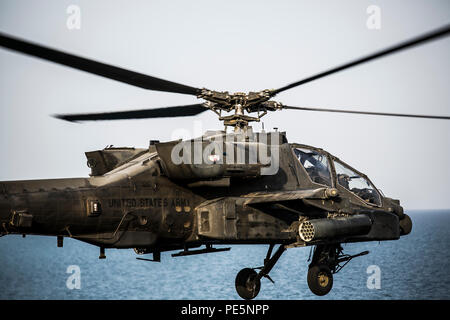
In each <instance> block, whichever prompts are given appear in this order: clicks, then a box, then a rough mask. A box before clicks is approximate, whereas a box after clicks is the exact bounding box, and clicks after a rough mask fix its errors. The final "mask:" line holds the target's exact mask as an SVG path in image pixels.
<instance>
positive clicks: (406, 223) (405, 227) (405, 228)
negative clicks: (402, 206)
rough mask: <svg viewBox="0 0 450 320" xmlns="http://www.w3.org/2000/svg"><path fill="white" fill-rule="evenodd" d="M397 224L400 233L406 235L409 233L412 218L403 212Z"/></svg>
mask: <svg viewBox="0 0 450 320" xmlns="http://www.w3.org/2000/svg"><path fill="white" fill-rule="evenodd" d="M399 225H400V235H401V236H406V235H407V234H410V233H411V230H412V220H411V218H410V217H409V216H408V215H407V214H405V215H404V217H403V219H401V220H400V221H399Z"/></svg>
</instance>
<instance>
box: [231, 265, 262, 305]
mask: <svg viewBox="0 0 450 320" xmlns="http://www.w3.org/2000/svg"><path fill="white" fill-rule="evenodd" d="M235 286H236V291H237V293H238V295H239V296H240V297H241V298H243V299H245V300H251V299H253V298H254V297H256V296H257V295H258V293H259V289H261V279H260V278H258V273H257V272H256V271H255V270H254V269H250V268H245V269H242V270H241V271H239V273H238V274H237V276H236V281H235Z"/></svg>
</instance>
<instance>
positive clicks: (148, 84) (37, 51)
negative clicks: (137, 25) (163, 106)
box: [0, 33, 201, 95]
mask: <svg viewBox="0 0 450 320" xmlns="http://www.w3.org/2000/svg"><path fill="white" fill-rule="evenodd" d="M0 46H1V47H4V48H7V49H10V50H14V51H17V52H20V53H24V54H27V55H30V56H33V57H37V58H41V59H44V60H48V61H51V62H55V63H59V64H62V65H64V66H68V67H72V68H75V69H78V70H82V71H86V72H89V73H93V74H96V75H99V76H102V77H105V78H108V79H112V80H116V81H120V82H124V83H127V84H130V85H132V86H136V87H140V88H144V89H148V90H155V91H165V92H173V93H182V94H191V95H197V94H199V93H200V92H201V89H198V88H194V87H190V86H186V85H183V84H179V83H175V82H171V81H167V80H163V79H159V78H156V77H152V76H148V75H145V74H142V73H138V72H134V71H130V70H126V69H122V68H119V67H115V66H112V65H108V64H105V63H102V62H97V61H94V60H90V59H86V58H82V57H79V56H75V55H72V54H69V53H65V52H62V51H58V50H55V49H51V48H48V47H44V46H41V45H39V44H35V43H31V42H28V41H25V40H21V39H18V38H14V37H11V36H9V35H6V34H3V33H0Z"/></svg>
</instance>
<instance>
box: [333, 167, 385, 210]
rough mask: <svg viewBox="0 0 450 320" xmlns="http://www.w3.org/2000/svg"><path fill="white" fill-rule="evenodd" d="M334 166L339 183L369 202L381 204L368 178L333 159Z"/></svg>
mask: <svg viewBox="0 0 450 320" xmlns="http://www.w3.org/2000/svg"><path fill="white" fill-rule="evenodd" d="M334 168H335V169H336V179H337V182H338V184H339V185H341V186H342V187H344V188H346V189H347V190H349V191H351V192H353V193H354V194H356V195H357V196H358V197H360V198H362V199H363V200H365V201H367V202H369V203H372V204H375V205H381V198H380V194H379V193H378V191H377V190H376V188H375V187H374V185H373V184H371V183H370V181H369V180H367V179H365V178H364V177H361V176H360V175H359V174H358V173H357V172H355V171H354V170H352V169H350V168H349V167H348V166H346V165H345V164H343V163H341V162H339V161H334Z"/></svg>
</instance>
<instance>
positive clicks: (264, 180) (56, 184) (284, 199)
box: [0, 25, 450, 299]
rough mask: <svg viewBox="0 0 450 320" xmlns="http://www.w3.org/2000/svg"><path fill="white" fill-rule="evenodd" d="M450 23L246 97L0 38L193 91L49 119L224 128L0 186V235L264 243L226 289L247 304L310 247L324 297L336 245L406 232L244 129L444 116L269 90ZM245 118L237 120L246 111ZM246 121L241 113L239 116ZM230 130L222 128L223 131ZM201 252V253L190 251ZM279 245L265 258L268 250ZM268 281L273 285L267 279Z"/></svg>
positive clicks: (364, 187) (329, 172)
mask: <svg viewBox="0 0 450 320" xmlns="http://www.w3.org/2000/svg"><path fill="white" fill-rule="evenodd" d="M449 32H450V26H449V25H447V26H445V27H443V28H441V29H438V30H435V31H433V32H430V33H427V34H425V35H422V36H419V37H416V38H414V39H412V40H408V41H405V42H403V43H401V44H398V45H395V46H392V47H390V48H387V49H385V50H382V51H378V52H376V53H374V54H372V55H368V56H365V57H363V58H360V59H357V60H354V61H352V62H349V63H346V64H343V65H341V66H338V67H336V68H333V69H330V70H328V71H325V72H322V73H319V74H316V75H314V76H311V77H308V78H306V79H303V80H301V81H297V82H294V83H292V84H289V85H287V86H285V87H282V88H279V89H276V90H263V91H260V92H249V93H247V94H246V93H234V94H231V93H228V92H217V91H212V90H208V89H198V88H194V87H190V86H186V85H183V84H178V83H174V82H170V81H166V80H162V79H159V78H155V77H152V76H148V75H144V74H140V73H136V72H133V71H129V70H125V69H122V68H118V67H114V66H111V65H107V64H104V63H100V62H96V61H93V60H89V59H85V58H81V57H78V56H74V55H71V54H68V53H64V52H61V51H57V50H54V49H50V48H47V47H44V46H41V45H38V44H34V43H30V42H28V41H24V40H20V39H17V38H14V37H11V36H8V35H5V34H0V46H2V47H4V48H6V49H10V50H14V51H18V52H20V53H24V54H27V55H31V56H34V57H38V58H42V59H45V60H48V61H51V62H55V63H59V64H62V65H65V66H69V67H72V68H75V69H79V70H83V71H86V72H89V73H93V74H96V75H100V76H103V77H106V78H109V79H113V80H117V81H120V82H124V83H127V84H130V85H133V86H137V87H141V88H144V89H148V90H157V91H165V92H173V93H181V94H188V95H195V96H197V97H198V98H201V99H204V100H205V102H204V103H200V104H193V105H185V106H176V107H166V108H159V109H147V110H135V111H123V112H110V113H92V114H71V115H58V116H57V117H58V118H60V119H63V120H68V121H89V120H115V119H136V118H162V117H182V116H192V115H197V114H199V113H201V112H204V111H206V110H212V111H213V112H215V113H216V114H217V115H218V116H219V119H220V120H222V121H223V122H224V124H225V130H224V131H211V132H207V133H206V134H205V135H203V136H202V137H200V138H197V139H192V140H188V141H170V142H165V143H160V142H159V141H157V140H152V141H150V146H149V147H148V148H142V149H135V148H112V147H108V148H105V149H103V150H98V151H92V152H86V157H87V164H88V166H89V167H90V169H91V173H90V177H89V178H71V179H52V180H28V181H3V182H0V233H1V235H7V234H24V235H25V234H34V235H47V236H55V237H56V238H57V245H58V246H59V247H62V246H63V239H64V237H71V238H74V239H77V240H80V241H84V242H87V243H90V244H93V245H96V246H98V247H100V256H99V257H100V258H105V257H106V256H105V248H120V249H125V248H134V250H135V251H136V253H137V254H150V253H151V254H152V255H153V256H152V258H153V259H145V258H138V259H141V260H148V261H160V257H161V252H163V251H172V250H181V251H179V252H178V253H175V254H173V255H172V256H187V255H193V254H202V253H212V252H218V251H226V250H229V249H230V248H214V247H213V245H216V244H220V245H223V244H225V245H227V244H229V245H232V244H267V245H269V248H268V252H267V256H266V258H265V259H264V262H263V266H262V267H260V268H245V269H243V270H241V271H240V272H239V273H238V274H237V276H236V280H235V285H236V290H237V293H238V294H239V295H240V296H241V297H242V298H244V299H253V298H255V297H256V296H257V295H258V292H259V290H260V281H261V278H262V277H265V278H267V279H269V280H270V281H272V279H271V278H270V276H269V272H270V271H271V269H272V268H273V266H274V265H275V263H276V262H277V261H278V259H279V258H280V256H281V255H282V253H283V252H284V251H285V250H286V249H288V248H293V247H305V246H314V253H313V257H312V260H311V263H310V264H309V268H308V276H307V282H308V285H309V288H310V289H311V291H312V292H313V293H315V294H317V295H325V294H327V293H328V292H329V291H330V290H331V288H332V285H333V274H334V273H337V272H338V271H340V270H341V269H342V267H344V265H346V264H347V263H348V262H349V261H350V260H351V259H353V258H355V257H357V256H361V255H364V254H367V253H368V252H367V251H365V252H362V253H360V254H357V255H348V254H344V253H343V250H342V247H341V244H342V243H348V242H363V241H374V240H376V241H382V240H395V239H399V238H400V236H404V235H407V234H408V233H410V231H411V229H412V222H411V219H410V218H409V217H408V216H407V215H406V214H405V213H404V212H403V208H402V207H401V206H400V202H399V200H394V199H391V198H388V197H386V196H384V195H383V194H382V193H381V192H380V191H379V190H378V189H377V188H376V187H375V186H374V185H373V183H372V182H371V181H370V180H369V178H368V177H367V176H366V175H364V174H363V173H361V172H359V171H358V170H356V169H354V168H352V167H350V166H349V165H347V164H346V163H344V162H343V161H341V160H339V159H338V158H337V157H335V156H333V155H331V154H330V153H328V152H326V151H324V150H322V149H320V148H315V147H311V146H307V145H302V144H297V143H289V142H288V139H287V137H286V134H285V133H283V132H271V133H265V132H253V130H252V128H251V127H250V126H249V123H250V122H255V121H260V119H261V117H262V116H264V115H265V114H267V113H268V112H269V111H276V110H282V109H295V110H308V111H326V112H344V113H356V114H369V115H382V116H402V117H418V118H432V119H447V120H448V119H450V117H447V116H429V115H411V114H393V113H378V112H364V111H349V110H335V109H318V108H303V107H292V106H286V105H283V104H281V103H278V102H275V101H272V100H270V99H271V98H272V97H274V96H275V95H276V94H278V93H280V92H283V91H285V90H288V89H291V88H294V87H297V86H300V85H303V84H305V83H308V82H311V81H314V80H317V79H320V78H323V77H325V76H328V75H330V74H333V73H336V72H339V71H342V70H344V69H347V68H350V67H352V66H355V65H359V64H362V63H364V62H367V61H370V60H373V59H376V58H379V57H383V56H386V55H389V54H391V53H395V52H398V51H400V50H403V49H406V48H410V47H413V46H416V45H419V44H423V43H425V42H427V41H431V40H436V39H438V38H442V37H445V36H448V34H449ZM246 113H247V114H246ZM250 114H252V115H250ZM228 126H230V127H233V128H234V130H233V131H232V132H227V130H226V128H227V127H228ZM203 245H205V248H203V249H199V247H201V246H203ZM276 245H279V246H278V248H277V250H276V251H275V253H273V249H274V247H275V246H276ZM272 282H273V281H272Z"/></svg>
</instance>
